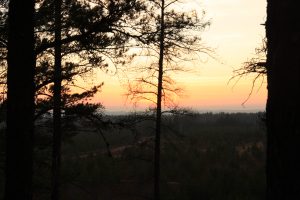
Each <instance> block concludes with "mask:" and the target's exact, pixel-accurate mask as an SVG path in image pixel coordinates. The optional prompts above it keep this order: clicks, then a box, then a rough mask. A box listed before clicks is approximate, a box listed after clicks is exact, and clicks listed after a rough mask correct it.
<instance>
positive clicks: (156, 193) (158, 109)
mask: <svg viewBox="0 0 300 200" xmlns="http://www.w3.org/2000/svg"><path fill="white" fill-rule="evenodd" d="M164 7H165V1H164V0H162V1H161V19H160V45H159V62H158V85H157V102H156V104H157V105H156V134H155V147H154V200H160V137H161V103H162V102H161V101H162V89H163V87H162V83H163V64H164V37H165V33H164V32H165V30H164V26H165V22H164V15H165V10H164Z"/></svg>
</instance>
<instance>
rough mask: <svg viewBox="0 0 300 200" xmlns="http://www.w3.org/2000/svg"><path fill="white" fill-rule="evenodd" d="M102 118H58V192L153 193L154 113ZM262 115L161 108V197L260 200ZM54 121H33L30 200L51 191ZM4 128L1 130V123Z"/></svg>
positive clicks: (76, 199) (99, 195) (76, 195)
mask: <svg viewBox="0 0 300 200" xmlns="http://www.w3.org/2000/svg"><path fill="white" fill-rule="evenodd" d="M101 117H102V123H103V124H102V125H101V128H100V129H99V126H97V124H91V123H90V121H88V120H84V119H80V120H74V119H72V120H70V119H68V118H65V120H64V122H63V125H62V126H63V130H64V137H63V144H62V169H61V170H62V172H61V179H62V183H61V184H62V186H61V187H62V189H61V192H62V194H61V195H62V199H64V200H68V199H72V200H83V199H84V200H89V199H90V200H96V199H114V200H119V199H122V200H124V199H126V200H127V199H128V200H129V199H130V200H135V199H136V200H139V199H151V197H152V187H153V186H152V179H153V148H154V147H153V146H154V144H153V143H154V136H153V129H154V125H155V121H154V120H153V116H152V115H151V114H149V113H133V114H128V115H119V116H106V115H101ZM264 119H265V113H216V114H213V113H202V114H200V113H189V114H185V115H181V114H166V115H163V119H162V122H163V123H162V140H161V188H162V193H161V197H162V199H165V200H171V199H172V200H177V199H178V200H184V199H187V200H188V199H189V200H193V199H194V200H198V199H207V200H209V199H211V200H213V199H224V200H234V199H243V200H246V199H249V200H252V199H253V200H254V199H255V200H258V199H264V196H265V187H266V183H265V168H264V167H265V146H266V133H265V122H264ZM51 124H52V122H51V117H50V116H44V117H43V118H42V119H41V120H39V121H37V122H36V127H37V128H36V135H37V136H36V141H35V143H36V147H35V151H34V158H35V159H34V160H35V161H34V171H35V173H34V196H35V199H49V198H50V193H51V190H50V188H51V181H50V180H51V179H50V177H51V148H52V146H51V144H52V137H51V134H50V133H49V132H51V131H49V130H48V129H51ZM1 127H2V128H1V137H4V128H3V124H1ZM0 141H1V143H3V141H4V140H3V139H1V140H0ZM3 146H4V145H3V144H1V167H0V168H1V171H0V180H1V182H0V188H1V191H0V193H1V194H2V193H3V191H2V190H3V188H4V187H3V185H4V182H3V181H4V171H3V168H4V152H3V150H4V149H3V148H2V147H3Z"/></svg>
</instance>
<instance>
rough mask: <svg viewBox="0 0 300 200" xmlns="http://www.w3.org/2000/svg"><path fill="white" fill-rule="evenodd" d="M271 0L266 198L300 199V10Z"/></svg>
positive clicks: (291, 2)
mask: <svg viewBox="0 0 300 200" xmlns="http://www.w3.org/2000/svg"><path fill="white" fill-rule="evenodd" d="M298 5H299V2H298V1H297V0H285V1H280V0H268V6H267V22H266V34H267V39H268V44H267V48H268V55H267V75H268V100H267V137H268V143H267V168H266V169H267V171H266V175H267V199H269V200H277V199H278V200H279V199H280V200H290V199H300V156H299V153H298V152H299V151H300V114H299V113H300V106H299V103H300V98H299V97H300V55H299V53H300V52H299V47H300V23H299V22H300V12H299V7H298Z"/></svg>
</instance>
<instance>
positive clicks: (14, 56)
mask: <svg viewBox="0 0 300 200" xmlns="http://www.w3.org/2000/svg"><path fill="white" fill-rule="evenodd" d="M185 3H186V2H185V1H179V0H149V1H145V0H131V1H127V0H111V1H108V0H27V1H18V0H1V1H0V70H1V72H0V87H1V91H2V92H1V106H0V120H1V121H0V134H1V135H0V139H1V140H0V145H1V146H0V199H4V200H15V199H20V200H32V199H51V200H59V199H72V200H73V199H74V200H77V199H78V200H81V199H104V200H106V199H107V200H108V199H113V200H127V199H131V200H135V199H137V200H139V199H153V200H160V199H163V200H168V199H169V200H171V199H174V200H175V199H183V200H184V199H208V200H210V199H211V200H213V199H228V200H231V199H237V200H240V199H241V200H248V199H249V200H250V199H251V200H252V199H253V200H256V199H267V200H277V199H278V200H285V199H287V200H289V199H299V198H300V190H299V188H300V182H299V180H300V170H299V169H300V164H299V163H300V162H299V161H300V157H299V156H298V155H297V152H298V150H299V146H300V134H299V130H300V129H299V124H300V118H299V115H298V113H299V112H300V110H299V106H298V102H299V96H300V94H299V92H300V88H299V87H300V84H299V79H300V77H299V69H300V66H299V59H298V58H299V55H298V54H299V50H298V46H299V45H300V31H299V30H300V24H299V23H297V22H298V21H299V19H300V15H299V12H298V10H297V6H296V5H297V2H296V1H295V0H294V1H293V0H290V1H284V2H283V1H282V2H281V1H275V0H267V9H266V13H267V17H266V22H265V23H264V24H262V25H263V26H265V29H266V39H265V40H264V44H263V46H262V47H261V48H258V52H257V55H256V56H257V57H255V58H253V59H252V60H250V62H246V63H245V66H244V67H242V68H241V69H239V70H237V71H234V73H233V78H235V77H243V76H245V75H249V74H255V75H256V77H261V76H262V77H265V78H266V80H267V89H268V98H267V102H266V111H265V112H259V113H224V112H221V113H210V112H207V113H199V112H196V111H193V110H191V109H186V108H183V107H180V106H178V105H177V104H176V100H177V98H178V97H180V96H181V95H182V92H183V90H182V88H181V87H180V85H179V84H178V83H177V82H176V78H174V77H176V75H178V74H183V75H182V76H184V74H185V73H187V72H189V71H192V68H191V65H190V63H191V62H193V61H195V60H197V59H199V58H202V56H206V57H210V58H212V59H216V54H215V50H214V49H213V48H212V47H210V46H207V45H206V44H205V42H203V38H202V34H203V33H204V32H205V31H206V30H207V28H208V27H209V26H210V25H211V21H210V19H207V18H206V11H205V10H202V11H200V12H198V10H189V11H188V10H187V11H185V10H182V9H180V8H181V7H184V5H185ZM282 26H284V27H282ZM261 54H263V56H262V57H260V56H261ZM97 70H101V71H103V72H106V73H108V74H118V73H121V72H122V73H125V74H126V73H127V74H135V77H134V79H130V76H128V78H129V79H128V81H127V88H128V92H127V94H126V95H127V98H128V99H129V100H130V101H131V102H132V103H133V104H136V103H139V102H145V101H147V102H150V103H151V105H152V106H150V107H149V108H147V109H146V110H145V111H141V112H132V113H128V114H123V115H108V114H106V112H105V105H102V104H101V103H95V102H94V101H93V98H94V96H95V95H96V94H97V93H99V92H101V90H102V88H103V84H104V83H103V82H102V81H101V80H97V81H95V82H94V84H93V85H89V88H87V87H82V85H80V84H79V83H80V81H82V80H88V79H91V77H92V76H93V74H95V73H96V71H97ZM256 80H257V79H256V78H255V79H254V80H253V84H255V83H256ZM252 89H253V88H252ZM251 93H252V90H251V92H250V95H251ZM203 95H205V94H203ZM114 98H118V97H114ZM220 101H221V100H220Z"/></svg>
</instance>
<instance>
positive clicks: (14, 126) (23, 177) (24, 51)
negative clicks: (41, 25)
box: [5, 0, 35, 200]
mask: <svg viewBox="0 0 300 200" xmlns="http://www.w3.org/2000/svg"><path fill="white" fill-rule="evenodd" d="M8 20H9V33H8V73H7V87H8V93H7V132H6V172H5V173H6V182H5V200H16V199H20V200H21V199H22V200H29V199H32V174H33V170H32V167H33V127H34V125H33V116H34V68H35V57H34V32H33V30H34V1H33V0H27V1H25V0H22V1H20V0H10V2H9V14H8Z"/></svg>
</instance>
